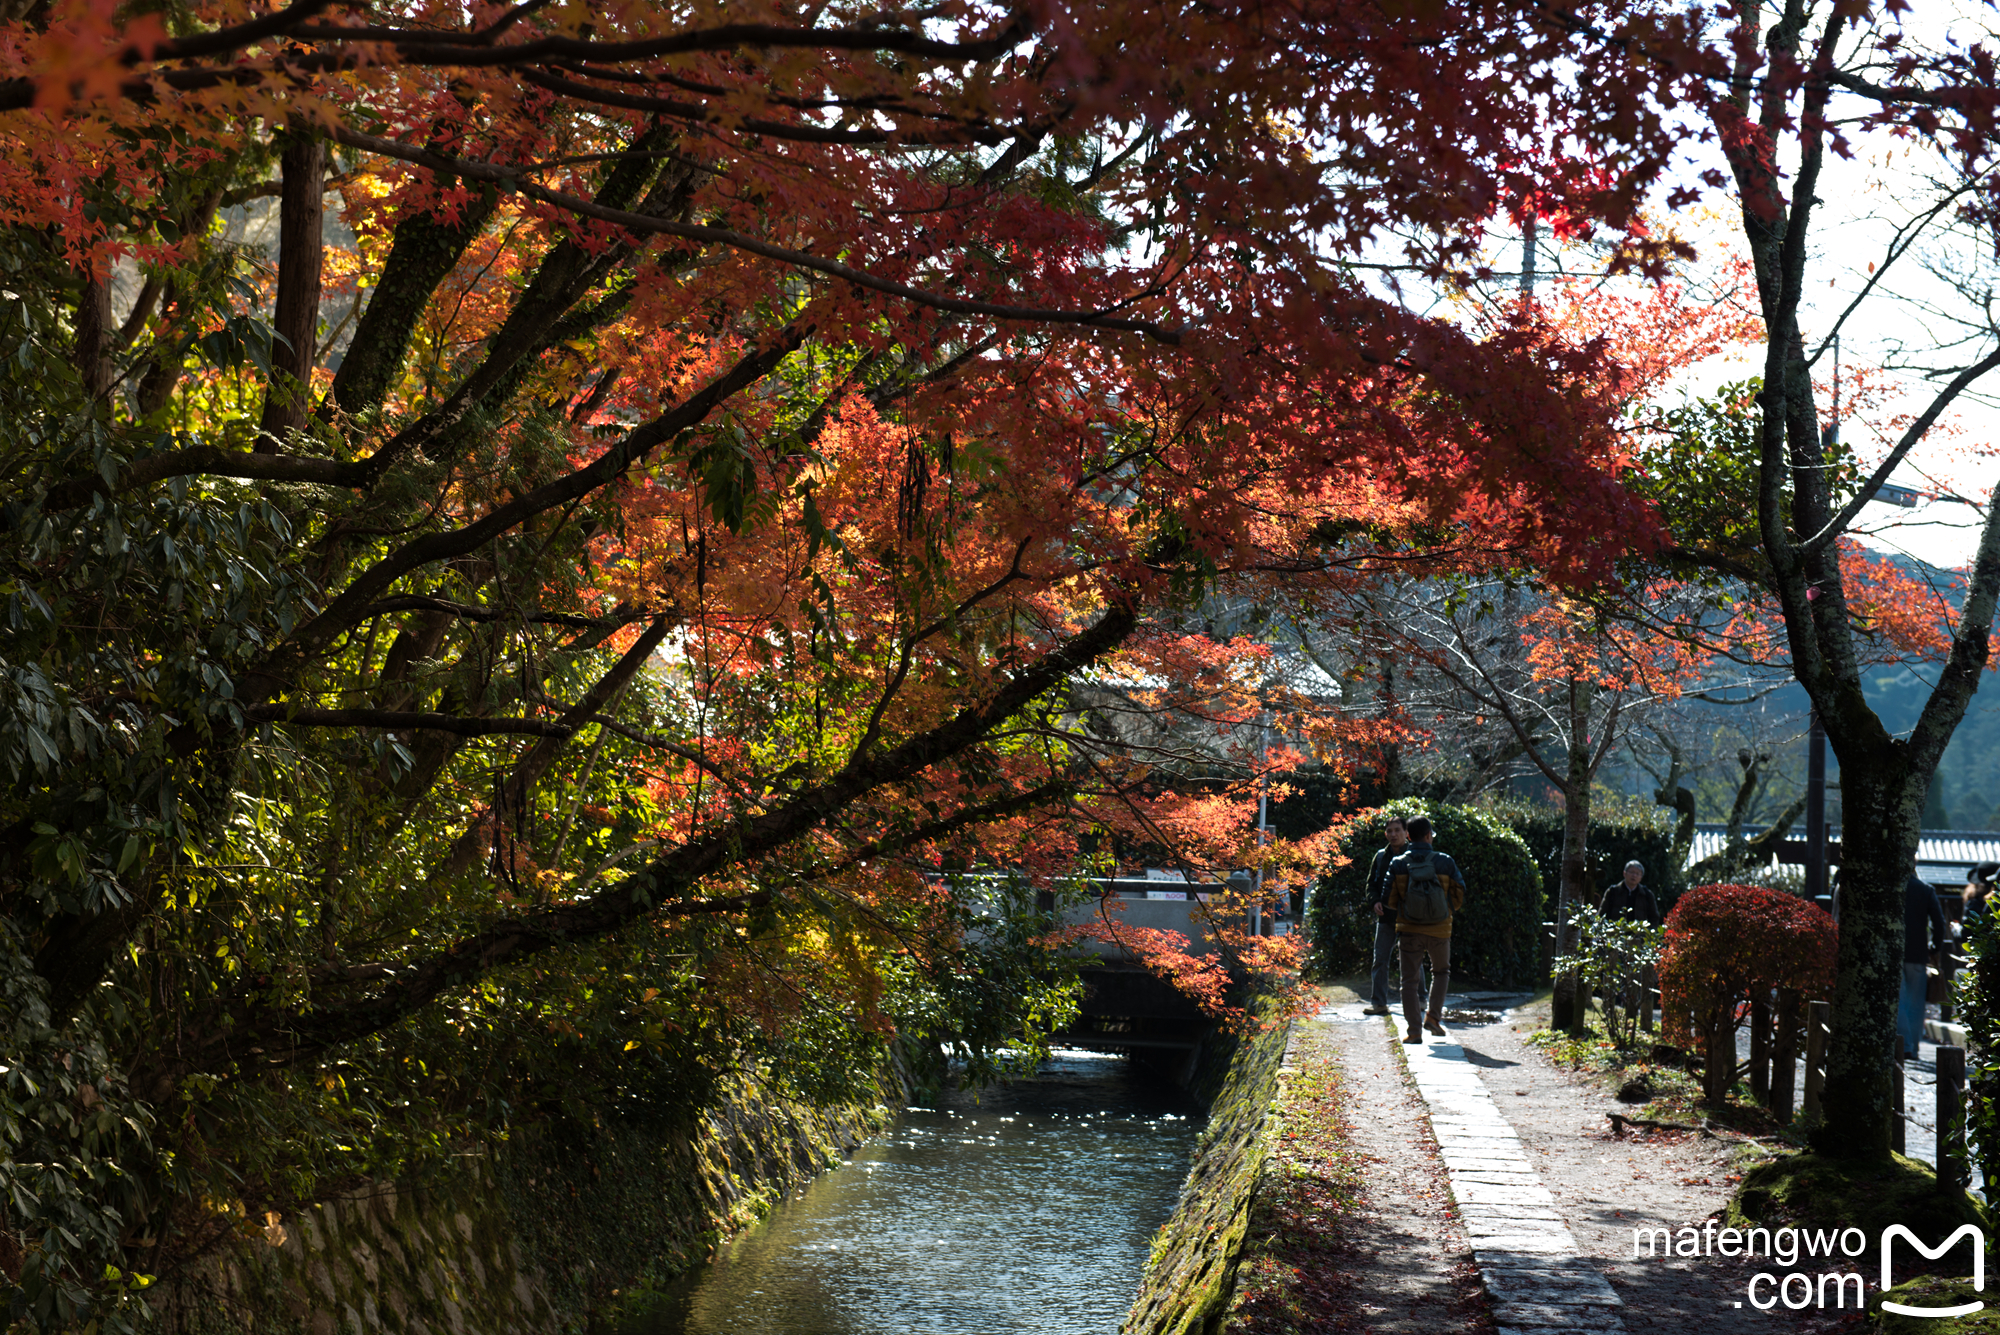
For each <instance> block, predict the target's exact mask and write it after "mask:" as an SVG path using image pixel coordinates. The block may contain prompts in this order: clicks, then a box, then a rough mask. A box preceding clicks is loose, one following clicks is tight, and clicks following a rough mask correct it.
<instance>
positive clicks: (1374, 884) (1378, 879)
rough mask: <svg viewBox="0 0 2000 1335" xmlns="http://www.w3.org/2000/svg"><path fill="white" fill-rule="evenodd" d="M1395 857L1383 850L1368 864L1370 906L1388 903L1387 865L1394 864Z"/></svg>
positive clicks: (1406, 845)
mask: <svg viewBox="0 0 2000 1335" xmlns="http://www.w3.org/2000/svg"><path fill="white" fill-rule="evenodd" d="M1403 847H1404V848H1408V847H1409V845H1408V844H1404V845H1403ZM1396 857H1397V855H1396V854H1394V853H1391V852H1390V851H1389V850H1388V849H1386V848H1385V849H1383V850H1382V851H1381V852H1379V853H1377V854H1376V855H1375V860H1374V861H1373V862H1371V863H1369V864H1368V902H1369V903H1370V904H1383V903H1387V902H1388V899H1389V864H1390V863H1391V862H1394V861H1395V860H1396Z"/></svg>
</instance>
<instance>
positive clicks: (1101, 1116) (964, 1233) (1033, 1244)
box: [625, 1050, 1201, 1335]
mask: <svg viewBox="0 0 2000 1335" xmlns="http://www.w3.org/2000/svg"><path fill="white" fill-rule="evenodd" d="M1200 1125H1201V1114H1200V1110H1199V1108H1198V1106H1197V1105H1196V1104H1195V1103H1194V1101H1193V1100H1192V1099H1190V1098H1189V1097H1188V1096H1187V1095H1186V1094H1184V1093H1182V1092H1181V1091H1179V1090H1176V1089H1174V1088H1173V1087H1172V1086H1171V1085H1170V1084H1168V1083H1167V1082H1166V1081H1165V1080H1163V1079H1161V1078H1159V1077H1158V1076H1156V1075H1154V1074H1152V1073H1150V1072H1148V1071H1146V1070H1145V1069H1144V1068H1142V1067H1138V1066H1137V1065H1136V1064H1135V1063H1133V1062H1130V1061H1128V1060H1126V1059H1124V1058H1121V1057H1112V1056H1103V1055H1099V1054H1096V1053H1090V1052H1081V1051H1075V1050H1066V1051H1062V1052H1059V1053H1057V1054H1056V1058H1055V1060H1053V1061H1051V1062H1050V1063H1048V1064H1047V1065H1045V1066H1044V1067H1043V1068H1042V1070H1041V1071H1040V1073H1038V1074H1037V1075H1036V1076H1035V1077H1034V1078H1032V1079H1028V1080H1022V1081H1018V1082H1015V1083H1012V1084H1009V1085H1006V1086H1003V1087H1000V1088H996V1089H987V1090H983V1091H980V1092H978V1093H976V1094H973V1093H955V1094H952V1095H950V1096H949V1097H948V1098H947V1100H946V1102H945V1105H944V1106H943V1107H942V1108H940V1109H937V1110H924V1109H912V1110H910V1111H908V1112H905V1113H904V1114H903V1116H902V1118H901V1119H900V1120H899V1121H898V1122H897V1124H896V1125H895V1126H893V1127H891V1128H890V1129H889V1130H888V1131H886V1132H884V1133H883V1134H882V1135H881V1136H879V1137H877V1138H876V1139H875V1140H873V1141H871V1142H869V1144H868V1145H866V1146H864V1147H863V1148H862V1149H861V1150H860V1151H858V1152H857V1153H856V1154H855V1155H854V1157H853V1159H852V1160H850V1161H849V1162H848V1163H847V1165H846V1166H844V1167H842V1168H838V1169H835V1170H834V1171H832V1172H830V1173H827V1174H825V1175H824V1176H822V1177H821V1178H819V1179H818V1180H817V1181H816V1182H814V1183H813V1184H812V1185H811V1186H810V1187H808V1188H807V1189H806V1190H805V1191H804V1192H803V1193H801V1194H800V1195H799V1196H798V1197H796V1198H795V1199H793V1200H791V1201H788V1202H787V1203H785V1204H784V1205H782V1206H780V1207H779V1208H778V1210H777V1211H776V1212H774V1213H773V1214H772V1216H771V1217H770V1218H769V1219H767V1220H766V1221H765V1222H764V1223H762V1224H760V1225H759V1226H757V1227H756V1228H754V1229H751V1230H750V1231H748V1232H747V1233H745V1234H743V1235H742V1236H740V1237H738V1238H737V1239H735V1240H734V1241H733V1242H731V1243H729V1244H728V1245H726V1246H725V1247H724V1248H723V1249H722V1251H721V1252H720V1253H719V1254H718V1255H717V1257H716V1259H715V1262H714V1263H713V1264H712V1265H710V1266H709V1267H707V1268H706V1269H704V1270H703V1271H701V1272H700V1273H699V1274H697V1275H696V1276H694V1277H692V1280H691V1282H690V1283H689V1285H688V1286H687V1287H686V1288H685V1289H684V1290H683V1291H682V1292H680V1293H678V1294H675V1295H672V1296H671V1297H670V1298H669V1299H668V1301H667V1302H666V1303H664V1304H663V1305H661V1306H660V1307H658V1308H656V1309H655V1310H654V1311H653V1312H652V1313H651V1314H650V1315H649V1316H648V1317H647V1318H646V1320H645V1321H644V1322H643V1323H642V1324H639V1325H635V1326H630V1327H627V1329H626V1332H625V1335H724V1333H725V1332H727V1333H729V1335H743V1332H750V1331H755V1332H759V1335H961V1333H963V1335H1007V1333H1008V1332H1024V1333H1025V1332H1033V1335H1113V1333H1114V1332H1116V1331H1117V1329H1118V1326H1119V1323H1120V1322H1121V1321H1122V1320H1123V1319H1124V1317H1125V1313H1126V1310H1127V1308H1128V1307H1129V1306H1130V1305H1131V1302H1132V1296H1133V1293H1134V1290H1135V1289H1136V1288H1137V1285H1138V1282H1139V1277H1140V1272H1141V1270H1142V1269H1143V1268H1144V1266H1145V1263H1146V1253H1147V1249H1148V1247H1149V1246H1150V1244H1151V1242H1152V1238H1153V1233H1154V1231H1155V1230H1156V1229H1158V1228H1159V1226H1160V1225H1161V1224H1162V1223H1164V1222H1166V1219H1167V1216H1168V1215H1169V1214H1170V1213H1172V1211H1173V1207H1174V1201H1175V1199H1176V1198H1177V1196H1178V1195H1179V1192H1180V1187H1181V1182H1182V1180H1183V1179H1184V1178H1185V1177H1186V1175H1187V1167H1188V1155H1189V1152H1190V1151H1191V1150H1192V1149H1193V1147H1194V1139H1195V1135H1196V1133H1197V1131H1198V1130H1199V1129H1200Z"/></svg>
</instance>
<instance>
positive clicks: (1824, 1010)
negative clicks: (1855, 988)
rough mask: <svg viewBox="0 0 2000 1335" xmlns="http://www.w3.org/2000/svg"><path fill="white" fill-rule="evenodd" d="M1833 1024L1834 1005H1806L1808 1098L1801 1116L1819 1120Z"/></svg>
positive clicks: (1810, 1002) (1802, 1107) (1812, 1002)
mask: <svg viewBox="0 0 2000 1335" xmlns="http://www.w3.org/2000/svg"><path fill="white" fill-rule="evenodd" d="M1832 1024H1833V1005H1832V1003H1831V1002H1825V1001H1809V1002H1807V1003H1806V1096H1805V1098H1804V1100H1803V1101H1802V1102H1801V1104H1800V1106H1799V1116H1801V1117H1804V1118H1806V1119H1808V1120H1811V1121H1817V1120H1818V1119H1819V1092H1820V1089H1821V1088H1822V1087H1823V1086H1824V1085H1825V1083H1826V1037H1827V1030H1828V1028H1829V1027H1830V1026H1831V1025H1832Z"/></svg>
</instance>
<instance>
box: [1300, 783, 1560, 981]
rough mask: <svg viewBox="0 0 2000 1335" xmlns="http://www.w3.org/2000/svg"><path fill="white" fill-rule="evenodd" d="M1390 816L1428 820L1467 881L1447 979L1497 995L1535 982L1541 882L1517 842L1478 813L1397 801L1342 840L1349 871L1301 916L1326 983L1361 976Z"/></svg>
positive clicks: (1317, 893)
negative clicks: (1474, 983)
mask: <svg viewBox="0 0 2000 1335" xmlns="http://www.w3.org/2000/svg"><path fill="white" fill-rule="evenodd" d="M1391 816H1401V817H1403V818H1404V819H1405V820H1408V819H1409V818H1411V817H1413V816H1429V817H1430V818H1431V824H1432V825H1434V826H1435V827H1436V838H1435V845H1436V847H1437V849H1438V851H1439V852H1441V853H1449V854H1451V856H1452V858H1453V859H1454V860H1455V861H1456V862H1457V863H1458V866H1459V870H1460V871H1462V872H1464V873H1465V880H1466V886H1467V892H1466V897H1465V907H1464V908H1463V909H1461V910H1460V911H1459V913H1458V915H1457V916H1456V917H1455V918H1454V919H1453V921H1452V928H1451V967H1452V972H1453V973H1455V974H1460V975H1472V976H1476V977H1478V978H1481V979H1484V980H1485V981H1487V982H1491V983H1496V984H1500V985H1503V986H1516V985H1520V984H1525V983H1529V982H1532V981H1533V980H1534V978H1535V974H1536V972H1537V965H1536V962H1537V958H1538V956H1539V954H1540V943H1541V923H1542V909H1541V899H1542V877H1541V873H1540V872H1539V871H1538V870H1537V869H1536V867H1535V860H1534V858H1533V857H1532V856H1531V855H1530V854H1529V852H1528V846H1527V845H1526V844H1524V843H1523V842H1522V841H1521V837H1520V836H1519V835H1517V834H1515V833H1514V832H1513V831H1512V830H1510V829H1508V828H1507V827H1506V826H1505V825H1503V824H1502V823H1501V822H1499V821H1498V820H1496V819H1494V818H1493V817H1492V816H1490V815H1488V814H1487V813H1486V812H1484V811H1480V810H1479V809H1477V808H1475V807H1461V806H1451V805H1448V804H1444V803H1438V802H1426V801H1424V800H1422V799H1420V798H1413V797H1401V798H1397V799H1396V800H1394V801H1392V802H1390V803H1388V804H1387V805H1385V806H1380V807H1377V808H1376V809H1375V810H1373V811H1371V812H1368V813H1367V814H1366V815H1365V816H1364V817H1363V818H1362V819H1361V820H1359V821H1357V822H1356V823H1355V824H1354V826H1353V827H1352V828H1351V829H1349V830H1348V832H1347V834H1346V836H1345V838H1343V839H1342V840H1341V843H1340V852H1341V853H1342V854H1344V855H1345V856H1346V857H1347V859H1348V861H1347V865H1345V866H1339V867H1332V868H1329V869H1328V870H1327V871H1326V872H1325V873H1323V874H1322V875H1321V876H1320V878H1319V883H1318V884H1317V885H1316V886H1315V887H1314V889H1313V894H1312V901H1311V903H1310V904H1309V905H1308V906H1307V909H1306V930H1307V931H1308V932H1310V933H1311V935H1312V958H1313V967H1314V968H1315V969H1317V970H1318V972H1319V973H1320V974H1321V975H1322V976H1324V977H1335V976H1338V975H1342V974H1354V973H1361V972H1365V971H1366V970H1367V969H1368V967H1369V965H1370V959H1369V956H1370V952H1371V951H1372V950H1373V948H1374V941H1375V917H1374V914H1373V913H1372V912H1370V910H1369V908H1368V900H1367V890H1368V864H1369V862H1370V861H1372V860H1373V858H1374V856H1375V851H1376V850H1377V849H1379V848H1381V847H1382V845H1383V837H1382V829H1383V826H1384V825H1385V824H1386V823H1387V822H1388V819H1389V817H1391Z"/></svg>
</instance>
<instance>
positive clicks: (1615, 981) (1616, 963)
mask: <svg viewBox="0 0 2000 1335" xmlns="http://www.w3.org/2000/svg"><path fill="white" fill-rule="evenodd" d="M1569 921H1570V925H1571V926H1572V927H1574V928H1576V939H1575V940H1574V941H1573V942H1572V943H1571V945H1570V946H1569V948H1568V949H1565V950H1564V951H1563V952H1562V953H1561V954H1559V955H1557V956H1556V967H1557V970H1558V971H1559V972H1560V971H1569V970H1574V971H1575V973H1576V975H1577V981H1578V982H1579V983H1581V984H1582V985H1583V986H1584V987H1585V988H1587V989H1588V991H1586V992H1585V994H1584V995H1586V996H1588V995H1589V994H1590V993H1591V992H1595V993H1596V994H1597V995H1598V996H1601V997H1602V998H1604V1023H1605V1030H1606V1032H1607V1033H1608V1034H1609V1035H1610V1037H1611V1040H1612V1041H1613V1042H1615V1043H1616V1044H1618V1046H1620V1047H1622V1048H1629V1047H1632V1046H1633V1045H1634V1044H1636V1043H1637V1042H1638V1040H1639V1016H1638V1012H1636V1011H1634V1010H1632V1009H1631V1008H1630V1006H1629V1005H1628V1006H1627V1007H1626V1008H1625V1010H1624V1011H1623V1012H1621V1011H1620V1010H1619V1006H1620V1004H1621V1002H1622V1001H1623V999H1624V998H1626V997H1628V996H1630V995H1631V993H1632V991H1633V989H1634V988H1635V987H1637V986H1638V984H1639V980H1640V979H1641V977H1643V976H1644V972H1645V969H1646V966H1647V965H1650V964H1655V963H1658V962H1659V958H1660V949H1661V946H1662V945H1663V943H1664V941H1665V932H1664V930H1663V929H1662V928H1659V927H1655V926H1654V925H1653V924H1651V923H1648V922H1636V921H1633V920H1632V919H1629V918H1608V917H1606V916H1605V915H1604V914H1602V913H1599V912H1598V911H1597V910H1596V908H1594V907H1592V906H1591V905H1589V904H1584V905H1581V906H1580V907H1578V908H1577V909H1575V910H1574V911H1573V912H1571V914H1570V916H1569Z"/></svg>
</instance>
